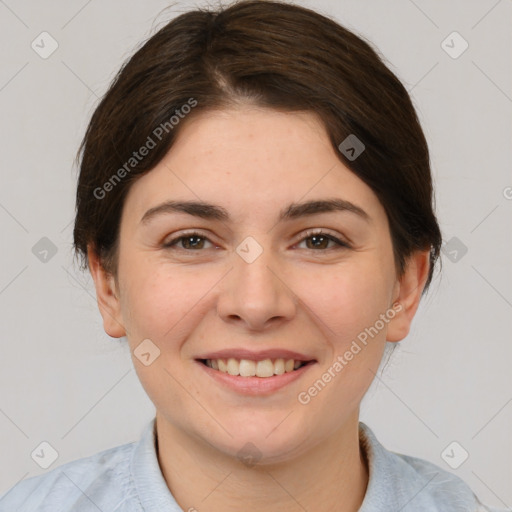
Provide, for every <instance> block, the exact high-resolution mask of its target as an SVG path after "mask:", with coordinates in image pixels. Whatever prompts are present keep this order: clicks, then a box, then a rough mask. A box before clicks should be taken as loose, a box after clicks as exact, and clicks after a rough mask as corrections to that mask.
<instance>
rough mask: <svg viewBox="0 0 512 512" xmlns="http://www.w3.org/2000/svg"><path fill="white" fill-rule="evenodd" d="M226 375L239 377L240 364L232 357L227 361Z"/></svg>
mask: <svg viewBox="0 0 512 512" xmlns="http://www.w3.org/2000/svg"><path fill="white" fill-rule="evenodd" d="M228 373H229V375H240V363H239V362H238V361H237V360H236V359H233V358H232V357H230V358H229V359H228Z"/></svg>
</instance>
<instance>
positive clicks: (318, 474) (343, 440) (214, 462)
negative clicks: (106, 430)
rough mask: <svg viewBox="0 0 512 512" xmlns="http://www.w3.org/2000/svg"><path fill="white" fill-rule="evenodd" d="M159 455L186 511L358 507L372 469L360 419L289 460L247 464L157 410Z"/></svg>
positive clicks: (345, 510) (348, 511)
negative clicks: (362, 447)
mask: <svg viewBox="0 0 512 512" xmlns="http://www.w3.org/2000/svg"><path fill="white" fill-rule="evenodd" d="M156 429H157V436H158V458H159V463H160V467H161V469H162V473H163V476H164V479H165V480H166V482H167V485H168V487H169V489H170V490H171V492H172V494H173V496H174V498H175V500H176V501H177V502H178V504H179V505H180V507H181V508H182V509H183V510H186V511H191V512H193V511H194V510H201V511H205V512H221V511H222V512H231V511H238V510H240V509H241V508H243V509H244V510H245V511H247V512H256V511H260V510H265V511H266V512H274V511H276V512H277V511H279V512H291V511H297V510H300V509H301V508H302V509H303V510H304V509H305V510H315V511H317V512H331V511H333V510H336V511H337V512H356V511H357V510H359V508H360V506H361V503H362V501H363V499H364V495H365V492H366V487H367V484H368V469H367V465H366V461H365V458H364V455H363V454H362V453H361V451H360V448H359V434H358V418H357V416H356V417H355V418H354V419H352V420H350V421H349V422H348V423H347V424H346V425H344V426H343V427H342V428H341V429H340V430H338V431H336V432H334V433H333V434H332V435H331V436H330V437H329V438H327V439H325V440H323V441H322V442H321V443H319V444H318V445H316V446H315V447H314V448H312V449H310V450H309V451H307V452H305V453H303V454H302V455H300V456H298V457H295V458H294V459H292V460H288V461H286V462H280V463H276V464H256V465H253V466H251V465H247V466H246V465H244V464H242V463H241V462H240V461H239V460H238V459H237V458H235V457H231V456H228V455H226V454H224V453H221V452H219V451H218V450H216V449H215V448H213V447H212V446H210V445H208V444H205V443H204V442H202V441H200V440H198V439H195V438H191V437H190V436H189V435H187V433H186V432H184V431H182V430H180V429H178V428H177V427H175V426H174V425H172V424H169V423H168V422H165V419H164V418H162V417H161V416H159V415H158V414H157V427H156Z"/></svg>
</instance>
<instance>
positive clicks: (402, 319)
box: [386, 249, 430, 341]
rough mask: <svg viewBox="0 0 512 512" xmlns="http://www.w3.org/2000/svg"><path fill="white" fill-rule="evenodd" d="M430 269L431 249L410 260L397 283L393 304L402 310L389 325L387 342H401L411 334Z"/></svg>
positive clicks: (411, 257) (418, 252) (418, 253)
mask: <svg viewBox="0 0 512 512" xmlns="http://www.w3.org/2000/svg"><path fill="white" fill-rule="evenodd" d="M429 269H430V249H429V250H425V251H416V252H414V253H413V254H412V255H411V256H410V257H409V258H408V260H407V263H406V269H405V272H404V274H403V276H402V277H401V278H400V280H399V281H398V282H397V290H398V291H397V293H396V294H395V296H394V300H393V303H397V302H398V303H400V306H401V308H400V310H399V311H398V313H397V314H396V315H395V317H394V318H393V319H392V320H391V321H390V322H389V324H388V330H387V336H386V340H387V341H401V340H403V339H404V338H405V337H406V336H407V334H409V330H410V328H411V324H412V320H413V318H414V315H415V314H416V311H417V309H418V306H419V304H420V299H421V294H422V292H423V288H424V287H425V283H426V281H427V278H428V273H429ZM395 309H397V308H395Z"/></svg>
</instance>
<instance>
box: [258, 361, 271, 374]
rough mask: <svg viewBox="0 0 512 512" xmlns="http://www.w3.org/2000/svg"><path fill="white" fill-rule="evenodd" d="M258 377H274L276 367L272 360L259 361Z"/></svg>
mask: <svg viewBox="0 0 512 512" xmlns="http://www.w3.org/2000/svg"><path fill="white" fill-rule="evenodd" d="M256 375H257V376H258V377H272V376H273V375H274V365H273V364H272V360H271V359H264V360H263V361H258V363H257V364H256Z"/></svg>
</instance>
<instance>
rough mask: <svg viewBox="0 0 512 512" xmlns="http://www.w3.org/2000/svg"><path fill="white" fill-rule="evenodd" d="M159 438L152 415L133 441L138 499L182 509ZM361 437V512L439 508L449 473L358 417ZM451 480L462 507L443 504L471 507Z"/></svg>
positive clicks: (154, 511) (170, 511)
mask: <svg viewBox="0 0 512 512" xmlns="http://www.w3.org/2000/svg"><path fill="white" fill-rule="evenodd" d="M156 441H157V436H156V418H153V419H152V420H151V421H150V422H149V424H148V425H147V426H146V427H145V429H144V432H143V434H142V437H141V439H140V441H139V442H138V443H137V444H136V445H135V449H134V451H133V455H132V458H131V461H130V471H131V475H132V479H133V483H134V485H135V488H136V491H137V493H138V498H139V500H140V504H141V506H142V509H143V510H144V511H145V512H161V511H162V510H166V511H167V512H182V509H181V508H180V507H179V505H178V504H177V503H176V500H175V499H174V497H173V495H172V494H171V492H170V491H169V488H168V486H167V483H166V481H165V479H164V477H163V474H162V471H161V469H160V464H159V462H158V456H157V446H156ZM359 442H360V446H361V448H362V450H363V453H364V455H365V457H366V460H367V462H368V473H369V479H368V486H367V489H366V493H365V497H364V500H363V503H362V505H361V508H360V509H359V512H379V511H381V510H401V511H403V512H406V511H407V510H414V511H415V512H422V511H429V510H437V508H436V503H437V504H439V502H438V500H437V499H436V498H434V496H436V495H437V491H435V489H436V486H437V484H438V483H439V482H438V481H436V478H437V479H438V480H440V481H444V482H446V477H447V476H451V475H449V474H448V473H446V472H445V471H443V470H441V468H438V467H437V466H435V465H433V464H430V463H426V461H421V460H420V459H414V458H412V457H407V456H399V455H398V454H395V453H393V452H390V451H388V450H386V448H384V446H382V445H381V444H380V442H379V441H378V440H377V438H376V437H375V435H374V433H373V432H372V430H371V429H370V428H369V427H368V426H367V425H365V424H364V423H362V422H360V423H359ZM414 461H419V463H420V464H423V463H424V464H427V466H426V467H427V470H426V471H425V470H423V471H417V470H416V469H415V462H414ZM454 478H455V477H454ZM457 480H458V479H457ZM452 485H453V487H452V488H451V489H450V490H456V491H458V492H457V494H458V495H459V499H460V501H459V502H458V505H460V506H461V508H458V507H456V508H451V507H450V505H449V503H448V502H447V503H446V505H447V506H446V508H445V509H443V510H446V511H448V510H457V511H458V510H461V511H462V510H464V511H467V510H471V509H472V508H469V506H470V505H473V504H474V503H475V502H474V496H473V495H472V493H468V492H467V487H465V485H464V484H463V482H462V481H460V482H458V481H453V482H452ZM444 490H445V491H446V489H444ZM442 491H443V490H442V489H441V493H440V494H442V493H443V492H442Z"/></svg>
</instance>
